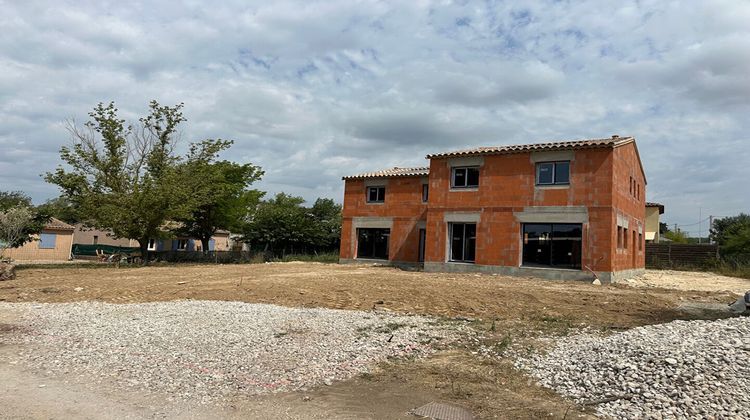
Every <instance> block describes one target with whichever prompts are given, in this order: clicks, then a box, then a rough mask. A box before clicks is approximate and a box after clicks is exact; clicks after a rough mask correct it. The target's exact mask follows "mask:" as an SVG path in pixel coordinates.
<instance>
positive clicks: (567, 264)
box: [521, 223, 583, 268]
mask: <svg viewBox="0 0 750 420" xmlns="http://www.w3.org/2000/svg"><path fill="white" fill-rule="evenodd" d="M521 234H522V241H523V263H522V264H523V265H524V266H527V267H555V268H581V238H582V236H583V229H582V227H581V225H580V224H572V223H524V225H523V229H522V233H521Z"/></svg>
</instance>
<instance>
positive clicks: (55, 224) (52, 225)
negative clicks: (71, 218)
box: [44, 217, 76, 230]
mask: <svg viewBox="0 0 750 420" xmlns="http://www.w3.org/2000/svg"><path fill="white" fill-rule="evenodd" d="M44 228H45V229H56V230H75V229H76V228H75V227H73V226H71V225H69V224H67V223H65V222H63V221H62V220H60V219H58V218H55V217H50V219H49V222H47V224H46V225H44Z"/></svg>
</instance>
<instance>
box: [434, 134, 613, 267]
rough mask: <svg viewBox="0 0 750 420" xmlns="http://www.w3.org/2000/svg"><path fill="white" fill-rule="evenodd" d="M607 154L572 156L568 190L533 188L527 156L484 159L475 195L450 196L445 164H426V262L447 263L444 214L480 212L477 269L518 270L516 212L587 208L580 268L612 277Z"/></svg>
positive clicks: (533, 175) (595, 152)
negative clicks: (511, 268) (427, 173)
mask: <svg viewBox="0 0 750 420" xmlns="http://www.w3.org/2000/svg"><path fill="white" fill-rule="evenodd" d="M611 152H612V151H611V149H588V150H577V151H575V158H574V160H573V161H572V162H571V169H570V171H571V172H570V186H569V187H567V188H557V189H555V188H537V187H535V182H536V172H535V163H534V162H532V160H531V154H530V153H523V154H506V155H486V156H484V164H483V166H482V167H481V169H480V181H479V189H478V191H450V167H449V163H448V160H447V159H433V160H432V161H431V164H430V198H429V213H428V220H427V240H426V249H425V261H429V262H444V261H445V260H446V238H447V232H446V229H447V224H446V223H445V222H444V213H445V212H461V211H467V212H481V219H480V222H479V224H478V225H477V247H476V263H477V264H482V265H502V266H512V267H517V266H519V265H520V263H521V261H520V260H521V240H520V238H521V223H520V222H518V221H517V220H516V219H515V216H514V214H513V213H514V212H519V211H522V210H523V208H524V207H527V206H585V207H587V208H588V213H589V223H588V224H584V226H583V230H584V231H583V243H582V247H583V259H582V264H583V265H584V266H588V267H590V268H591V269H592V270H595V271H611V261H610V259H609V255H610V254H609V252H608V251H609V249H610V247H611V241H612V237H611V230H612V220H613V217H614V216H613V211H612V207H611V206H612V194H611V183H610V182H611V179H612V162H613V161H612V153H611Z"/></svg>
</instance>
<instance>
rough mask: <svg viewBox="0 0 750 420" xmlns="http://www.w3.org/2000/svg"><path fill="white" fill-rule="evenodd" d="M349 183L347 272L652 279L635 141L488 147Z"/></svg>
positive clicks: (344, 240)
mask: <svg viewBox="0 0 750 420" xmlns="http://www.w3.org/2000/svg"><path fill="white" fill-rule="evenodd" d="M427 159H429V162H430V164H429V167H423V168H392V169H387V170H383V171H378V172H369V173H363V174H359V175H353V176H347V177H344V178H343V179H344V181H345V192H344V209H343V225H342V230H341V252H340V262H342V263H351V262H387V263H389V264H393V265H403V266H422V267H423V268H424V270H425V271H445V272H467V271H478V272H485V273H498V274H513V275H528V276H535V277H543V278H551V279H578V280H592V279H594V278H595V276H596V277H597V278H599V279H600V280H601V281H602V282H613V281H617V280H619V279H623V278H627V277H629V276H632V275H634V274H637V273H639V272H640V271H642V270H643V268H644V261H645V258H644V221H645V196H646V176H645V173H644V171H643V166H642V164H641V160H640V156H639V155H638V148H637V147H636V144H635V139H634V138H633V137H619V136H612V137H611V138H606V139H591V140H577V141H564V142H554V143H539V144H527V145H512V146H498V147H481V148H476V149H469V150H461V151H455V152H446V153H436V154H432V155H428V156H427Z"/></svg>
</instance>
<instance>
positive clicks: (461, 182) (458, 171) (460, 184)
mask: <svg viewBox="0 0 750 420" xmlns="http://www.w3.org/2000/svg"><path fill="white" fill-rule="evenodd" d="M451 187H452V188H476V187H479V167H478V166H469V167H464V168H453V171H452V176H451Z"/></svg>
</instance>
